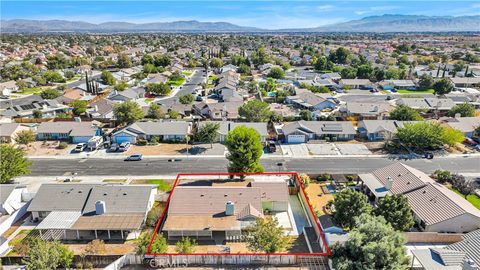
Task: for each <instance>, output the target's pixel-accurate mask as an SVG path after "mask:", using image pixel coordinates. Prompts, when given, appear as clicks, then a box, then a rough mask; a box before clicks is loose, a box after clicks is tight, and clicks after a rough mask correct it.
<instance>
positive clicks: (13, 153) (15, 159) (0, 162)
mask: <svg viewBox="0 0 480 270" xmlns="http://www.w3.org/2000/svg"><path fill="white" fill-rule="evenodd" d="M30 166H31V162H30V161H28V160H27V158H26V157H25V153H24V152H23V150H22V149H19V148H17V147H14V146H12V145H9V144H0V184H5V183H8V182H10V181H11V180H12V179H13V178H15V177H17V176H20V175H23V174H28V173H29V172H30Z"/></svg>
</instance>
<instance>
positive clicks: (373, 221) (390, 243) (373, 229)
mask: <svg viewBox="0 0 480 270" xmlns="http://www.w3.org/2000/svg"><path fill="white" fill-rule="evenodd" d="M404 244H405V237H404V236H403V234H402V233H401V232H396V231H395V230H393V228H392V227H391V226H390V225H389V224H388V223H387V222H386V221H385V219H384V218H383V217H374V216H370V215H368V214H364V215H362V216H360V217H359V218H357V220H356V228H355V229H354V230H353V231H352V232H351V233H350V236H349V238H348V240H347V241H346V242H345V243H343V244H336V245H334V246H333V247H332V256H331V258H332V260H333V267H334V268H335V269H337V270H357V269H358V270H361V269H378V270H393V269H408V268H409V261H410V260H409V258H408V256H407V255H406V250H405V247H404Z"/></svg>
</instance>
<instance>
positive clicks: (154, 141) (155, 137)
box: [150, 136, 160, 145]
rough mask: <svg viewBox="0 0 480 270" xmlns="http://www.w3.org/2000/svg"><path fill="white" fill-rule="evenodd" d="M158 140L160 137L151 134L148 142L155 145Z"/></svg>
mask: <svg viewBox="0 0 480 270" xmlns="http://www.w3.org/2000/svg"><path fill="white" fill-rule="evenodd" d="M159 142H160V138H159V137H158V136H153V137H152V139H151V140H150V143H151V144H153V145H157V144H158V143H159Z"/></svg>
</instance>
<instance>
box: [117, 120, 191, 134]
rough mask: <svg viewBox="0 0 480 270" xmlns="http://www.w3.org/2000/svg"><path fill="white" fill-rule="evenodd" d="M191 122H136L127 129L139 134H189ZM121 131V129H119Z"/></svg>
mask: <svg viewBox="0 0 480 270" xmlns="http://www.w3.org/2000/svg"><path fill="white" fill-rule="evenodd" d="M189 128H190V123H188V122H185V121H171V122H168V121H165V122H136V123H133V124H131V125H130V126H128V127H126V128H125V129H126V130H128V131H131V132H134V133H137V134H146V135H158V136H161V135H187V134H188V132H189ZM119 132H120V131H119Z"/></svg>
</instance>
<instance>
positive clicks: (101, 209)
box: [95, 201, 107, 215]
mask: <svg viewBox="0 0 480 270" xmlns="http://www.w3.org/2000/svg"><path fill="white" fill-rule="evenodd" d="M106 212H107V207H106V205H105V202H104V201H96V202H95V214H96V215H103V214H105V213H106Z"/></svg>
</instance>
